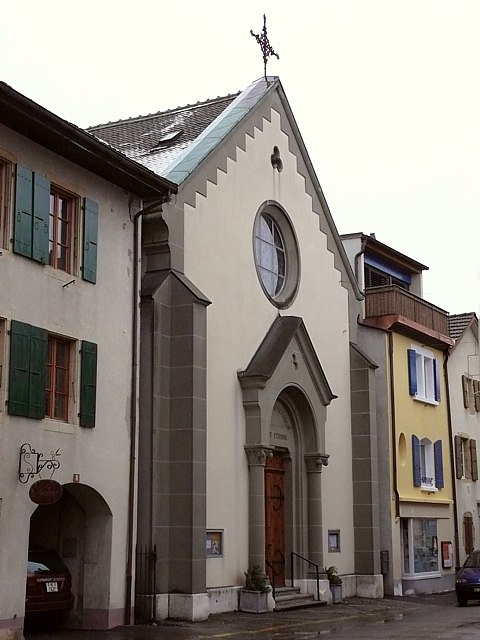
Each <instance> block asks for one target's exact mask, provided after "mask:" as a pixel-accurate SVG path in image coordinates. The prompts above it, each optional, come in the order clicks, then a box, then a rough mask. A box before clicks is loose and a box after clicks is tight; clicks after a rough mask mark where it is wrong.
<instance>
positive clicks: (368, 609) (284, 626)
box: [25, 593, 455, 640]
mask: <svg viewBox="0 0 480 640" xmlns="http://www.w3.org/2000/svg"><path fill="white" fill-rule="evenodd" d="M454 602H455V594H454V593H445V594H436V595H431V596H414V597H405V598H385V599H383V600H373V599H366V598H348V599H345V600H344V601H343V603H341V604H335V605H327V606H319V607H308V608H304V609H294V610H288V611H279V612H277V613H265V614H260V615H256V614H249V613H242V612H231V613H221V614H216V615H212V616H210V618H209V619H208V620H205V621H203V622H195V623H193V622H181V621H179V622H176V621H163V622H159V623H158V624H157V625H138V626H132V627H117V628H115V629H111V630H109V631H82V630H73V629H67V630H57V631H52V630H49V631H47V630H44V631H40V630H32V631H30V632H29V633H26V634H25V638H26V640H151V639H153V638H159V639H160V638H161V639H162V640H207V639H211V638H222V639H226V640H228V639H229V638H231V639H232V640H233V639H235V640H253V639H255V640H267V639H268V640H270V639H271V638H289V637H290V638H309V637H314V636H316V637H318V636H320V635H323V634H328V633H330V632H332V631H333V630H334V629H337V628H339V627H341V626H344V625H348V624H350V625H351V624H352V623H355V624H356V623H357V622H358V624H362V625H363V624H367V623H376V622H382V621H384V622H385V621H389V620H396V619H400V618H402V617H403V616H404V615H407V614H409V613H412V612H413V611H415V610H417V609H418V608H419V607H424V606H425V605H429V604H430V605H436V606H438V605H443V604H445V605H447V606H449V605H453V604H454Z"/></svg>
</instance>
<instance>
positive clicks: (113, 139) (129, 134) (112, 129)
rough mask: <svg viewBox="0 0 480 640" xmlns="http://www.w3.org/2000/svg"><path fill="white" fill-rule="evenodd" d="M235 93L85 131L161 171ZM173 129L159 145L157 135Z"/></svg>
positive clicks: (164, 134)
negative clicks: (168, 142)
mask: <svg viewBox="0 0 480 640" xmlns="http://www.w3.org/2000/svg"><path fill="white" fill-rule="evenodd" d="M237 95H238V94H237ZM235 97H236V95H229V96H225V97H223V98H215V99H214V100H207V101H205V102H198V103H197V104H194V105H188V106H186V107H177V108H176V109H170V110H169V111H163V112H158V113H154V114H150V115H147V116H139V117H136V118H129V119H128V120H118V121H116V122H108V123H107V124H101V125H96V126H94V127H90V128H89V129H88V131H89V132H90V133H93V134H94V135H95V136H96V137H97V138H99V139H100V140H102V141H103V142H106V143H107V144H108V145H110V146H112V147H114V148H116V149H117V150H118V151H121V152H122V153H123V154H125V155H126V156H127V157H129V158H130V159H132V160H136V161H137V162H139V163H140V164H143V165H144V166H146V167H148V168H149V169H151V170H152V171H155V173H159V174H162V172H163V171H164V170H165V169H166V168H167V167H168V166H169V165H170V164H171V163H172V162H173V161H174V160H175V159H176V158H177V157H178V156H179V154H180V153H181V152H182V151H183V150H184V149H186V148H187V147H188V146H189V145H190V144H192V142H193V141H194V140H196V139H197V138H198V136H199V135H200V134H201V133H202V131H204V130H205V129H206V127H208V125H209V124H210V123H211V122H213V121H214V120H215V118H217V116H219V115H220V114H221V113H222V112H223V111H224V110H225V109H226V108H227V107H228V105H229V104H230V103H231V102H233V100H234V99H235ZM176 131H179V132H180V131H181V132H182V133H181V134H180V135H179V136H178V137H177V138H175V139H174V141H173V144H171V145H168V146H167V145H166V144H165V146H163V147H162V146H161V145H159V142H160V140H161V138H163V137H165V136H166V135H168V134H172V133H174V132H176Z"/></svg>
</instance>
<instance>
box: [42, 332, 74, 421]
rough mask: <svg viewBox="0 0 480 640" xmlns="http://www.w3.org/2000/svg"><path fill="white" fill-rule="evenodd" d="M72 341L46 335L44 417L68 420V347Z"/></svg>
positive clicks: (69, 347)
mask: <svg viewBox="0 0 480 640" xmlns="http://www.w3.org/2000/svg"><path fill="white" fill-rule="evenodd" d="M71 347H72V342H70V341H67V340H63V339H61V338H57V337H55V336H48V355H47V387H46V393H45V417H47V418H56V419H57V420H64V421H67V420H68V392H69V378H70V349H71Z"/></svg>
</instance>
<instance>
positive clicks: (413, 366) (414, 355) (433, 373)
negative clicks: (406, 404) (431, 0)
mask: <svg viewBox="0 0 480 640" xmlns="http://www.w3.org/2000/svg"><path fill="white" fill-rule="evenodd" d="M407 355H408V386H409V393H410V395H411V396H412V397H413V398H414V399H415V400H420V401H422V402H428V403H429V404H438V402H440V365H439V362H438V360H437V359H436V358H435V356H434V354H433V353H432V352H431V351H427V350H426V349H423V348H422V347H417V346H412V347H411V348H410V349H408V350H407Z"/></svg>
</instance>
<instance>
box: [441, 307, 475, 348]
mask: <svg viewBox="0 0 480 640" xmlns="http://www.w3.org/2000/svg"><path fill="white" fill-rule="evenodd" d="M477 325H478V320H477V316H476V314H475V312H474V311H469V312H468V313H457V314H452V315H450V316H449V318H448V332H449V334H450V337H451V338H453V339H454V340H455V341H457V340H458V339H459V338H460V337H461V336H462V335H463V334H464V332H465V331H466V329H467V328H468V327H469V326H473V327H474V328H475V327H476V326H477Z"/></svg>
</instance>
